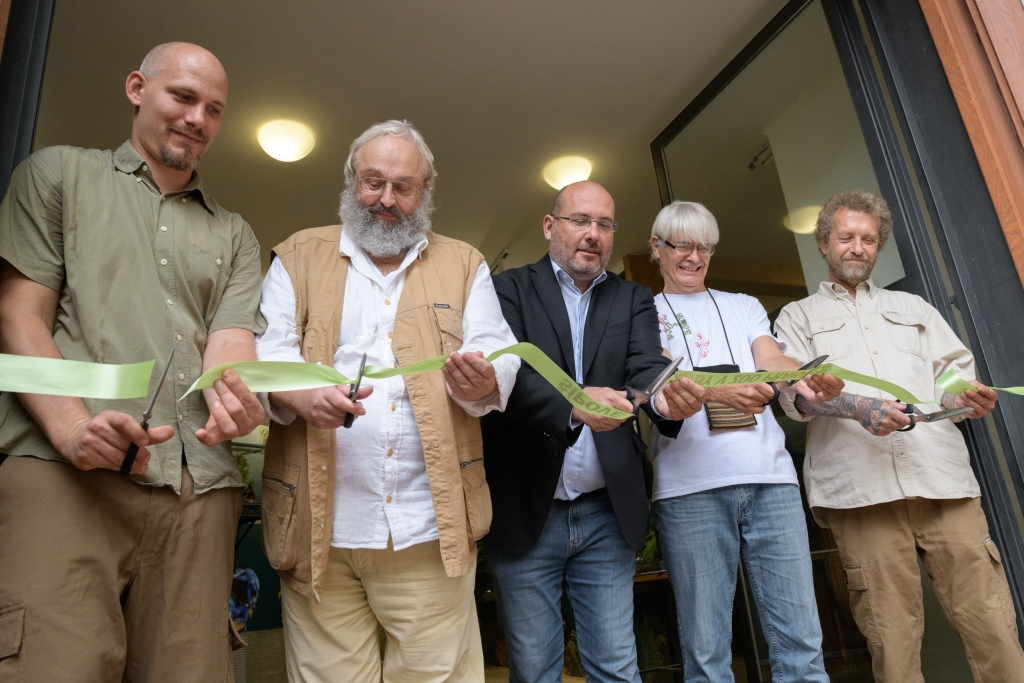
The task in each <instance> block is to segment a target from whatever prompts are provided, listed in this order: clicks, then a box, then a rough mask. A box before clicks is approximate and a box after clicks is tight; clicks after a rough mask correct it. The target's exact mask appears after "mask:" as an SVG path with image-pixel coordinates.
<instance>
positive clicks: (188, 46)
mask: <svg viewBox="0 0 1024 683" xmlns="http://www.w3.org/2000/svg"><path fill="white" fill-rule="evenodd" d="M171 63H179V64H182V65H185V64H188V65H189V66H192V67H198V68H204V69H207V70H212V72H213V73H219V74H220V75H222V76H223V78H224V81H225V82H227V79H228V75H227V73H226V72H225V71H224V66H223V65H222V64H221V63H220V60H219V59H217V57H216V56H215V55H214V54H213V53H212V52H210V51H209V50H207V49H206V48H204V47H200V46H199V45H195V44H194V43H182V42H172V43H160V44H159V45H157V46H156V47H154V48H153V49H152V50H150V51H149V53H148V54H147V55H146V57H145V59H143V60H142V65H141V66H139V71H140V72H142V75H143V76H145V77H146V79H147V80H153V79H155V78H157V77H158V76H159V75H160V72H162V71H163V70H164V69H165V68H166V67H167V65H168V64H171Z"/></svg>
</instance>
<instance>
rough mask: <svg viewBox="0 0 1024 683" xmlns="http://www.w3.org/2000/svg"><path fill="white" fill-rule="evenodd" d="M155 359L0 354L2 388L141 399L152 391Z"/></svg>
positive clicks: (86, 396) (0, 382) (11, 390)
mask: <svg viewBox="0 0 1024 683" xmlns="http://www.w3.org/2000/svg"><path fill="white" fill-rule="evenodd" d="M152 374H153V361H151V360H149V361H146V362H144V363H133V364H131V365H106V364H102V363H86V362H83V361H77V360H65V359H63V358H36V357H34V356H14V355H10V354H6V353H0V391H10V392H13V393H22V394H50V395H53V396H76V397H78V398H106V399H114V398H139V397H140V396H145V395H146V393H147V392H148V391H149V377H150V375H152Z"/></svg>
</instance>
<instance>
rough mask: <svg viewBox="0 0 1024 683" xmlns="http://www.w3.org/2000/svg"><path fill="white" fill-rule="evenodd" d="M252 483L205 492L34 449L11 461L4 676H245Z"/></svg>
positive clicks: (1, 630)
mask: <svg viewBox="0 0 1024 683" xmlns="http://www.w3.org/2000/svg"><path fill="white" fill-rule="evenodd" d="M241 504H242V495H241V489H238V488H230V489H217V490H215V491H209V492H207V493H204V494H202V495H200V496H197V495H195V493H194V491H193V482H192V476H191V475H190V474H188V471H187V469H186V470H184V473H183V475H182V486H181V495H180V496H178V495H176V494H175V493H174V491H173V490H172V489H170V488H168V487H164V488H154V487H149V486H140V485H138V484H135V483H133V482H131V481H130V480H128V479H127V478H125V477H122V476H120V475H119V474H118V473H117V472H114V471H111V470H92V471H88V472H83V471H80V470H77V469H75V468H74V467H72V466H71V465H68V464H65V463H60V462H53V461H47V460H40V459H38V458H32V457H8V458H6V459H5V460H4V461H3V463H2V464H0V681H3V682H4V683H7V681H17V682H18V683H54V682H56V681H60V682H61V683H65V682H68V681H82V682H83V683H84V682H88V683H116V682H118V681H122V680H123V681H133V682H147V683H149V682H159V681H174V682H175V683H184V682H185V681H197V682H198V681H202V682H203V683H207V682H209V683H220V682H221V681H233V680H234V673H233V667H232V656H231V646H230V644H229V635H228V634H229V626H228V595H229V593H230V591H231V580H232V570H233V564H234V538H235V533H236V530H237V523H238V516H239V513H240V511H241Z"/></svg>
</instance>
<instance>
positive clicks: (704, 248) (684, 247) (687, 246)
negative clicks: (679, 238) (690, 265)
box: [658, 237, 716, 256]
mask: <svg viewBox="0 0 1024 683" xmlns="http://www.w3.org/2000/svg"><path fill="white" fill-rule="evenodd" d="M658 239H659V240H661V242H662V243H663V244H664V245H665V246H666V247H668V248H670V249H675V250H676V251H678V252H679V253H680V254H682V255H683V256H689V255H690V254H692V253H693V250H694V249H696V250H697V253H698V254H700V255H701V256H704V255H705V254H706V255H708V256H711V255H712V254H714V253H715V246H716V245H714V244H692V243H690V242H683V243H682V244H672V243H671V242H669V241H668V240H666V239H662V238H661V237H659V238H658Z"/></svg>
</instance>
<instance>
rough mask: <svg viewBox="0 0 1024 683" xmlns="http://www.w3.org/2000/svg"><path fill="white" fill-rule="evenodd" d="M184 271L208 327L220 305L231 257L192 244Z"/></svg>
mask: <svg viewBox="0 0 1024 683" xmlns="http://www.w3.org/2000/svg"><path fill="white" fill-rule="evenodd" d="M185 271H186V272H187V273H188V282H187V286H188V288H189V291H190V292H191V293H192V298H193V300H194V301H195V303H196V306H197V307H198V308H199V313H200V314H201V315H202V316H203V321H204V322H205V323H206V326H207V327H209V326H210V325H211V324H213V316H214V314H216V312H217V307H218V306H220V300H221V297H222V296H223V295H224V288H225V287H227V283H228V278H229V277H230V275H231V259H230V258H228V257H226V256H217V255H216V254H213V253H212V252H209V251H207V250H206V249H203V248H202V247H199V246H196V245H195V244H193V245H191V246H190V247H189V251H188V261H187V262H186V263H185Z"/></svg>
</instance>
